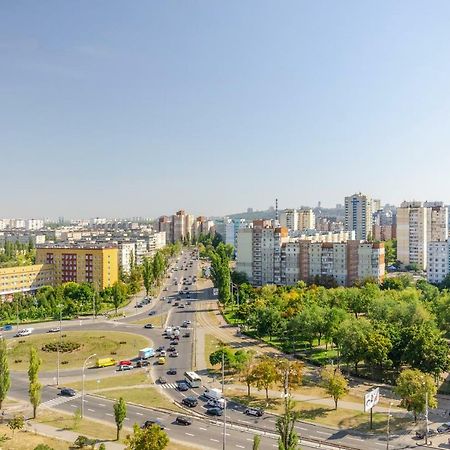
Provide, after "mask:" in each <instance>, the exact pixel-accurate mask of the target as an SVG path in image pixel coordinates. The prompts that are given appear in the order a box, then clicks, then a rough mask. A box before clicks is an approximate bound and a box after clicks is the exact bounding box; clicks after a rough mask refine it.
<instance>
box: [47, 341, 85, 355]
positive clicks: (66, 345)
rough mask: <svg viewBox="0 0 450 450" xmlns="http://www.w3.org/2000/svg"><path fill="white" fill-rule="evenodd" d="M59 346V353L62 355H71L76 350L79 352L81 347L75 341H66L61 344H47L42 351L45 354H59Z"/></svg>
mask: <svg viewBox="0 0 450 450" xmlns="http://www.w3.org/2000/svg"><path fill="white" fill-rule="evenodd" d="M58 346H59V351H60V352H62V353H69V352H73V351H75V350H79V349H80V347H81V344H79V343H78V342H73V341H64V342H61V343H60V344H59V343H58V342H49V343H48V344H45V345H43V346H42V350H43V351H44V352H57V351H58Z"/></svg>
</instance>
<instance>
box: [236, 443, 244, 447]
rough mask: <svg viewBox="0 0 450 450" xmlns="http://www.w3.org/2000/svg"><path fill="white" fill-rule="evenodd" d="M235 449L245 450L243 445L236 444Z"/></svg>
mask: <svg viewBox="0 0 450 450" xmlns="http://www.w3.org/2000/svg"><path fill="white" fill-rule="evenodd" d="M236 447H239V448H245V447H244V446H243V445H239V444H236Z"/></svg>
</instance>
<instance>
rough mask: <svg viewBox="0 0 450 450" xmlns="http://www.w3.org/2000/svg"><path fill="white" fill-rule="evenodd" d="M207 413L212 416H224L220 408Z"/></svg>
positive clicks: (209, 410) (211, 409)
mask: <svg viewBox="0 0 450 450" xmlns="http://www.w3.org/2000/svg"><path fill="white" fill-rule="evenodd" d="M206 413H207V414H209V415H210V416H221V415H222V414H223V411H222V410H221V409H220V408H209V409H208V410H206Z"/></svg>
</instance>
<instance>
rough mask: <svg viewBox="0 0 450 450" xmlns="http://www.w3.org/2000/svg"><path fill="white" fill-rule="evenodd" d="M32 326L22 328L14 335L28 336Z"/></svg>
mask: <svg viewBox="0 0 450 450" xmlns="http://www.w3.org/2000/svg"><path fill="white" fill-rule="evenodd" d="M33 330H34V328H23V329H22V330H19V331H18V332H17V333H16V337H23V336H29V335H30V334H31V333H32V332H33Z"/></svg>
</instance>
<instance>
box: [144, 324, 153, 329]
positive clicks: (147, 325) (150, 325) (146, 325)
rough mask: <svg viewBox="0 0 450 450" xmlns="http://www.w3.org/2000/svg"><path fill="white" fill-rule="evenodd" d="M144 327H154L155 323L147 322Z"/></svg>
mask: <svg viewBox="0 0 450 450" xmlns="http://www.w3.org/2000/svg"><path fill="white" fill-rule="evenodd" d="M144 328H153V324H152V323H146V324H145V325H144Z"/></svg>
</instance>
